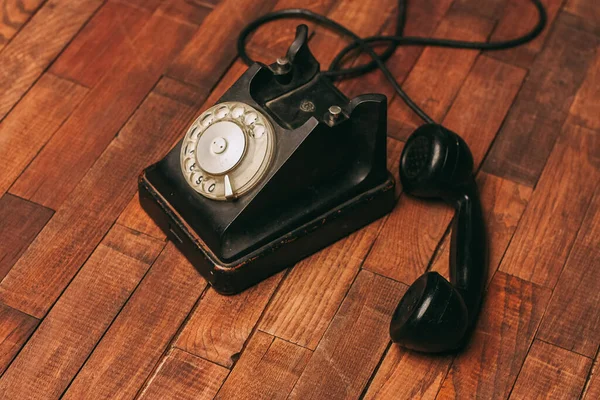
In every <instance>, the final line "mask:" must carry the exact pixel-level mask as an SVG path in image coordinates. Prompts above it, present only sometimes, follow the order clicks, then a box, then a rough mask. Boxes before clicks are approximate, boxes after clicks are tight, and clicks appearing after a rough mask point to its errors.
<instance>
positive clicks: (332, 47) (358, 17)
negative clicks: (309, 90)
mask: <svg viewBox="0 0 600 400" xmlns="http://www.w3.org/2000/svg"><path fill="white" fill-rule="evenodd" d="M397 6H398V2H397V1H396V0H377V1H373V0H370V1H353V0H338V1H336V2H335V5H334V6H333V7H332V8H331V11H330V12H329V13H328V14H327V17H328V18H331V19H333V20H334V21H336V22H338V23H340V24H342V25H344V26H345V27H347V28H348V29H350V30H352V31H353V32H354V33H356V34H357V35H358V36H361V37H364V36H371V35H375V34H377V33H378V32H380V31H381V29H382V28H383V26H384V25H385V23H386V21H387V19H388V18H389V15H390V14H392V13H394V10H395V9H396V7H397ZM347 44H348V43H347V42H344V41H343V40H340V38H339V36H337V35H336V34H335V33H332V32H331V31H329V30H327V29H325V28H321V27H319V26H317V27H316V28H315V35H314V37H313V38H312V39H311V42H310V49H311V52H312V53H313V55H314V56H315V58H316V59H317V60H318V61H319V63H320V64H321V69H323V70H324V69H326V68H329V64H330V63H331V61H332V60H333V58H334V57H335V56H336V55H337V54H338V53H339V51H340V50H342V48H344V47H346V45H347Z"/></svg>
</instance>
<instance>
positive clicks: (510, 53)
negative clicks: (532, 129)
mask: <svg viewBox="0 0 600 400" xmlns="http://www.w3.org/2000/svg"><path fill="white" fill-rule="evenodd" d="M563 2H564V0H542V4H543V5H544V7H545V8H546V14H547V15H548V23H547V25H546V29H544V30H543V31H542V33H541V34H540V35H539V36H538V37H537V38H535V39H534V40H532V41H531V42H529V43H526V44H524V45H522V46H518V47H515V48H512V49H509V50H500V51H494V52H492V54H491V56H492V57H494V58H497V59H499V60H502V61H504V62H507V63H510V64H513V65H517V66H520V67H523V68H528V67H530V66H531V64H532V63H533V61H534V60H535V58H536V56H537V55H538V53H539V52H540V51H541V50H542V48H543V47H544V44H545V42H546V38H547V36H548V35H549V34H550V32H551V31H552V25H553V23H554V20H555V19H556V17H557V15H558V11H559V9H560V8H561V6H562V3H563ZM536 22H537V10H536V8H535V7H534V5H533V4H531V1H522V0H508V3H507V4H506V7H505V8H504V13H503V15H502V18H501V19H500V21H499V23H498V25H497V26H496V29H494V33H493V34H492V38H491V40H493V41H501V40H508V39H512V38H515V37H518V36H521V35H524V34H526V33H527V32H529V31H530V30H531V29H532V28H533V27H534V26H535V24H536Z"/></svg>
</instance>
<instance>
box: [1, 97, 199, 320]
mask: <svg viewBox="0 0 600 400" xmlns="http://www.w3.org/2000/svg"><path fill="white" fill-rule="evenodd" d="M193 109H195V107H194V108H192V107H188V106H185V105H183V104H181V103H178V102H176V101H174V100H171V99H168V98H165V97H162V96H160V95H157V94H150V95H149V96H148V98H147V99H146V100H145V101H144V103H143V104H142V105H141V106H140V108H139V109H138V110H137V112H136V113H135V115H134V117H133V118H132V119H131V120H130V121H129V123H128V124H127V125H126V126H125V127H124V128H123V129H122V130H121V132H120V134H119V136H117V137H116V138H115V139H114V140H113V141H112V143H111V144H110V146H109V147H108V149H107V150H106V151H105V152H104V153H103V154H102V156H100V158H99V159H98V160H97V161H96V163H95V164H94V167H93V168H92V169H91V170H90V171H89V172H88V174H87V175H86V176H85V178H84V179H83V180H82V181H81V182H80V183H79V184H78V185H77V187H76V188H75V189H74V190H73V192H72V193H71V194H70V196H69V199H68V200H67V201H66V203H65V204H64V205H63V207H61V209H59V210H58V211H57V212H56V213H55V214H54V217H53V218H52V219H51V220H50V222H49V223H48V224H47V225H46V227H45V228H44V229H43V230H42V232H40V234H39V235H38V236H37V237H36V239H35V240H34V241H33V243H32V245H31V246H30V247H29V248H28V249H27V251H26V252H25V253H24V254H23V256H22V257H21V258H20V259H19V261H18V262H17V263H16V264H15V266H14V267H13V268H12V270H11V272H10V273H9V274H8V275H7V276H6V278H4V280H3V281H2V283H1V284H0V299H1V300H2V301H5V302H6V304H8V305H11V306H14V307H15V308H17V309H20V310H22V311H25V312H27V313H28V314H31V315H37V316H43V315H44V314H45V313H46V312H47V311H48V309H49V308H50V306H51V305H52V304H53V303H54V301H55V300H56V299H57V298H58V296H59V295H60V293H61V292H62V291H63V289H64V288H65V287H66V286H67V285H68V283H69V281H70V280H71V279H72V277H73V276H74V275H75V273H76V272H77V271H78V270H79V268H80V267H81V265H82V264H83V263H84V262H85V260H86V259H87V257H88V256H89V255H90V254H91V253H92V251H93V249H94V248H95V247H96V246H97V245H98V243H99V242H100V240H101V239H102V237H103V236H104V234H105V233H106V232H108V230H109V228H110V226H111V225H112V224H113V222H114V221H115V220H116V218H117V217H118V215H119V213H120V212H121V211H122V210H123V208H125V206H126V205H127V202H128V201H129V200H130V199H131V197H132V196H133V195H134V193H135V191H136V187H137V176H138V174H139V172H140V171H141V170H142V168H144V167H146V166H148V165H150V164H151V163H152V162H154V161H157V160H158V159H159V157H161V156H162V155H163V154H164V153H165V152H166V151H167V149H168V148H169V147H170V146H171V144H172V143H173V142H174V141H175V138H177V137H179V135H180V132H181V131H182V130H183V128H184V126H186V125H187V123H188V121H189V119H190V118H191V116H192V113H193ZM131 149H135V150H136V151H135V152H132V151H131Z"/></svg>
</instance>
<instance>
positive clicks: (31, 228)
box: [0, 194, 53, 281]
mask: <svg viewBox="0 0 600 400" xmlns="http://www.w3.org/2000/svg"><path fill="white" fill-rule="evenodd" d="M52 214H53V211H52V210H49V209H47V208H45V207H42V206H40V205H39V204H35V203H31V202H29V201H27V200H23V199H20V198H18V197H15V196H11V195H10V194H5V195H4V196H2V197H0V221H1V223H0V281H2V279H4V277H5V276H6V274H8V271H10V269H11V268H12V266H13V265H14V264H15V262H16V261H17V260H18V259H19V257H20V256H21V254H23V252H24V251H25V249H26V248H27V246H29V244H30V243H31V242H32V241H33V239H34V238H35V237H36V236H37V234H38V233H39V231H41V230H42V228H43V227H44V225H46V223H47V222H48V220H49V219H50V217H52Z"/></svg>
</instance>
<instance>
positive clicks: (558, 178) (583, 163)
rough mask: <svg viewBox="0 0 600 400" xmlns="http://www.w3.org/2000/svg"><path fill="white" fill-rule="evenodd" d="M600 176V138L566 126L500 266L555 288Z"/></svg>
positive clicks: (580, 129)
mask: <svg viewBox="0 0 600 400" xmlns="http://www.w3.org/2000/svg"><path fill="white" fill-rule="evenodd" d="M599 180H600V137H598V134H597V133H596V132H593V131H590V130H587V129H585V128H581V127H578V126H576V125H566V126H565V127H564V130H563V134H562V136H561V138H559V141H558V143H557V144H556V146H555V147H554V150H553V151H552V154H551V155H550V158H549V159H548V164H547V165H546V168H545V169H544V172H543V173H542V176H541V177H540V181H539V182H538V184H537V186H536V188H535V191H534V193H533V195H532V198H531V201H530V202H529V206H528V207H527V210H525V213H524V214H523V218H522V219H521V222H520V223H519V226H518V228H517V231H516V232H515V235H514V237H513V240H512V242H511V245H510V246H509V248H508V251H507V252H506V256H505V257H504V259H503V260H502V265H501V266H500V270H501V271H504V272H506V273H509V274H511V275H515V276H518V277H520V278H522V279H525V280H529V281H531V282H534V283H537V284H539V285H544V286H547V287H549V288H554V287H555V285H556V282H557V281H558V277H559V275H560V272H561V271H562V269H563V266H564V264H565V261H566V259H567V256H568V255H569V251H570V250H571V246H572V245H573V242H574V241H575V237H576V235H577V231H578V230H579V227H580V225H581V223H582V221H583V218H584V216H585V213H586V210H587V209H588V206H589V204H590V201H591V199H592V197H593V195H594V189H595V186H596V184H597V182H598V181H599ZM574 193H577V196H574V195H573V194H574Z"/></svg>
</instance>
